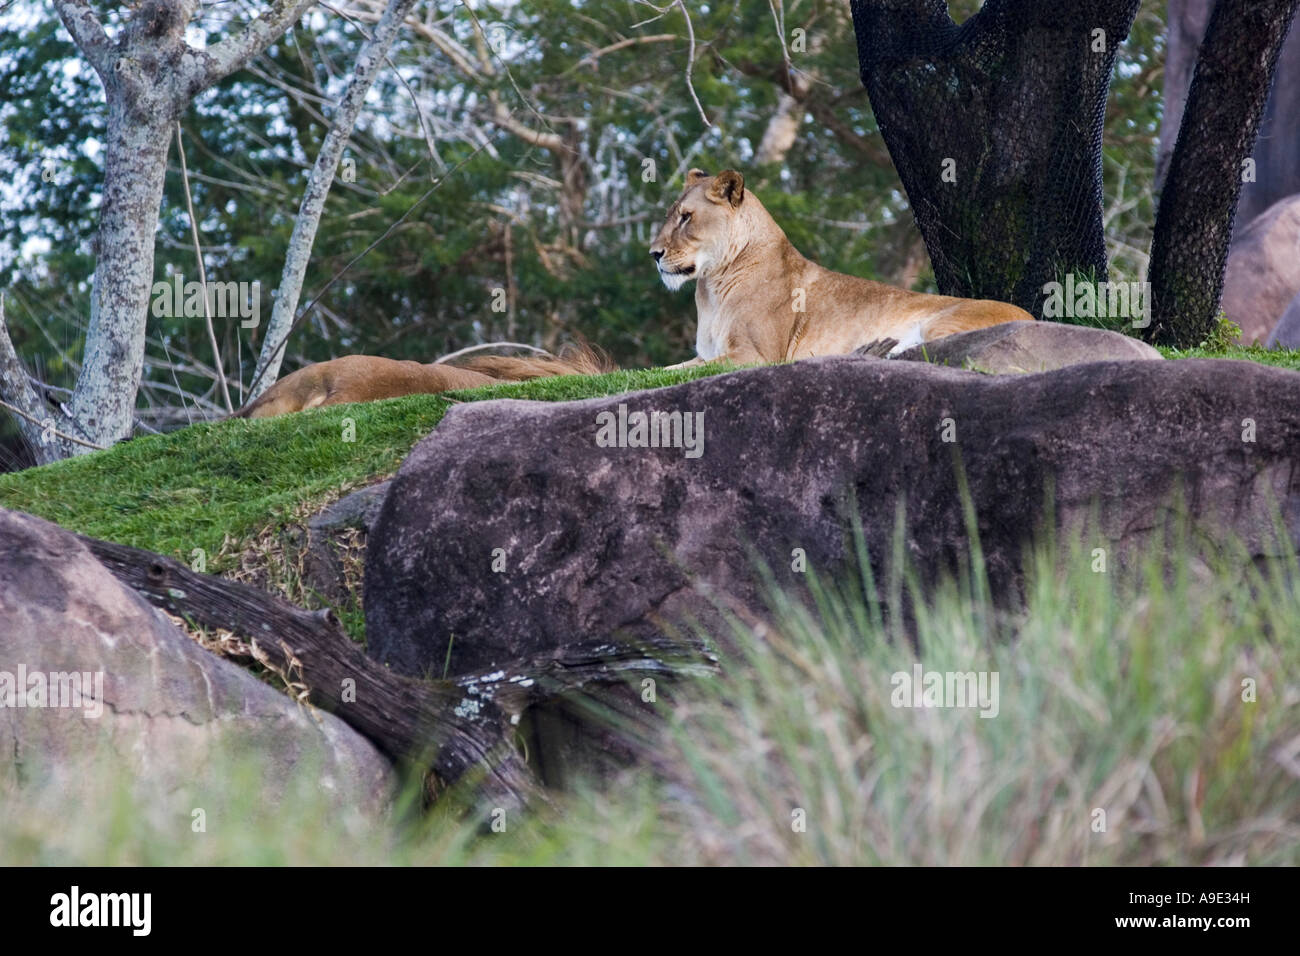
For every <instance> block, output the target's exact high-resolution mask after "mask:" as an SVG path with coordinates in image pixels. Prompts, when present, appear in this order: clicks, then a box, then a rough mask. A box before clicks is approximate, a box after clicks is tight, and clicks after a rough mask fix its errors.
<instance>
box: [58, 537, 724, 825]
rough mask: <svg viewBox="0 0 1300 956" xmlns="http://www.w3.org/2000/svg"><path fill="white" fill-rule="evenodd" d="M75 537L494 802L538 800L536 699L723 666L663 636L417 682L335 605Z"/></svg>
mask: <svg viewBox="0 0 1300 956" xmlns="http://www.w3.org/2000/svg"><path fill="white" fill-rule="evenodd" d="M79 537H80V538H81V541H82V543H84V544H85V545H86V546H87V547H88V548H89V549H90V550H91V552H92V553H93V554H94V555H95V557H96V558H98V559H99V561H100V562H102V563H103V564H104V566H105V567H107V568H108V570H109V571H110V572H112V574H113V575H114V577H116V578H117V579H118V580H119V581H121V582H122V583H123V584H125V585H126V586H127V587H130V588H132V589H133V590H135V591H136V592H138V593H139V594H141V595H142V596H143V597H144V598H145V599H146V600H148V601H149V602H150V603H152V604H154V605H155V606H157V607H160V608H162V609H164V610H166V611H168V612H170V613H172V614H175V615H178V616H181V617H186V618H189V619H191V620H193V621H195V622H197V623H198V624H200V625H203V626H205V627H211V628H222V629H225V630H229V631H232V632H234V633H235V634H237V635H239V636H240V637H243V638H245V639H247V640H249V641H252V642H253V643H254V646H255V648H256V650H257V654H258V656H259V659H262V660H264V661H265V662H266V663H267V664H268V665H270V666H271V667H273V668H274V669H276V670H277V671H278V672H280V673H281V674H284V675H287V676H288V677H289V679H290V680H291V681H292V682H293V683H294V684H295V685H297V684H301V685H304V686H305V687H306V691H305V696H306V699H307V700H308V701H310V702H311V703H312V704H314V705H316V706H318V707H320V708H322V709H324V710H328V711H330V712H331V713H333V714H335V715H336V716H338V717H339V718H340V719H342V720H343V721H344V722H345V723H347V724H349V725H350V726H351V727H352V728H353V729H355V730H356V731H357V732H358V733H360V734H362V735H363V736H365V737H366V738H367V739H369V740H370V741H371V742H372V743H374V744H375V746H377V747H378V748H379V749H380V750H381V751H383V752H384V753H385V754H387V755H388V756H389V757H390V758H392V759H393V760H395V761H398V762H400V763H403V764H405V765H409V766H415V767H417V768H419V769H420V770H421V771H428V772H431V773H432V774H433V776H434V778H435V780H433V781H431V783H432V784H433V785H434V787H435V789H436V788H438V787H439V786H449V785H451V784H454V783H457V782H459V781H465V782H467V783H472V784H473V785H475V786H476V787H477V789H478V792H479V794H480V796H481V797H482V798H483V799H485V800H488V801H492V802H493V803H494V804H496V805H508V806H521V805H523V804H525V803H527V802H528V801H529V800H530V799H533V798H536V797H538V796H540V791H539V790H538V788H537V784H536V782H535V780H534V778H533V776H532V774H531V772H530V771H529V770H528V768H527V766H526V765H525V764H524V761H523V760H522V758H521V757H520V755H519V753H518V752H517V751H516V749H515V746H514V734H513V728H514V726H515V724H517V723H518V721H519V717H520V716H521V714H522V713H523V712H524V711H525V710H526V709H527V708H528V707H530V706H533V705H535V704H538V703H541V702H543V701H546V700H550V699H552V698H554V697H557V696H560V695H563V694H572V693H575V692H583V691H586V690H588V689H589V688H595V687H599V686H608V685H624V684H626V683H627V682H628V681H629V680H631V679H633V678H634V677H637V676H639V675H640V676H645V675H653V676H663V677H669V676H683V675H685V676H693V675H702V674H707V673H711V672H712V671H713V670H714V668H715V664H716V662H715V660H714V658H713V657H712V656H711V655H709V654H708V653H707V652H705V650H704V649H703V648H702V647H701V646H700V645H698V644H683V643H679V642H675V641H671V640H669V639H667V638H664V639H660V640H658V641H650V642H645V641H642V642H640V643H638V644H636V645H631V644H625V643H619V642H615V641H586V642H577V643H574V644H570V645H567V646H565V647H562V648H559V649H557V650H554V651H548V652H546V653H544V654H539V655H536V656H533V657H530V658H527V659H524V660H521V661H516V662H513V663H511V664H508V665H506V666H503V667H498V668H494V669H493V670H492V671H491V672H490V673H485V674H467V675H460V676H457V677H455V678H451V679H442V680H416V679H414V678H410V677H404V676H402V675H399V674H395V673H393V672H392V671H391V670H389V669H388V668H386V667H384V666H382V665H380V664H378V663H377V662H375V661H373V660H371V659H370V658H369V657H367V656H366V655H365V654H364V653H363V652H362V651H361V649H360V648H359V647H357V646H356V644H354V643H353V642H352V640H351V639H350V638H349V637H348V636H347V634H346V633H345V632H344V631H343V629H342V627H341V626H340V625H339V622H338V619H337V618H336V617H335V616H334V614H333V612H332V611H330V610H328V609H326V610H323V611H308V610H305V609H304V608H300V607H298V606H296V605H294V604H290V603H289V602H288V601H285V600H283V599H281V598H278V597H276V596H274V595H271V594H268V593H266V592H264V591H261V590H259V589H257V588H255V587H252V586H250V585H247V584H241V583H239V582H235V581H226V580H224V579H222V578H219V577H216V576H214V575H210V574H200V573H197V572H194V571H191V570H190V569H189V568H187V567H185V566H184V565H183V564H181V563H179V562H177V561H175V560H173V559H171V558H168V557H164V556H163V555H160V554H155V553H153V552H151V551H143V550H140V549H138V548H132V547H128V546H126V545H121V544H114V543H112V542H109V541H100V540H98V539H96V538H88V537H85V536H79Z"/></svg>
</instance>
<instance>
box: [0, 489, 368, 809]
mask: <svg viewBox="0 0 1300 956" xmlns="http://www.w3.org/2000/svg"><path fill="white" fill-rule="evenodd" d="M73 674H76V675H80V676H79V677H78V678H77V679H76V681H75V686H76V687H77V689H78V690H79V691H80V692H81V694H82V696H81V697H80V698H76V697H74V696H73V695H72V691H73V688H74V679H73V678H72V676H71V675H73ZM51 675H64V676H63V677H53V678H52V677H51ZM20 676H21V677H22V678H24V679H22V680H20V679H19V678H20ZM49 686H54V690H53V691H51V692H50V693H49V694H48V695H47V696H46V697H45V699H44V700H43V701H42V702H40V703H39V704H38V703H37V698H36V696H34V694H35V691H36V689H37V688H39V687H49ZM56 695H57V697H58V700H57V702H58V703H60V704H63V705H67V704H69V703H75V702H77V701H78V700H79V703H80V705H79V706H57V707H55V706H51V704H53V703H55V702H56V701H55V700H54V697H55V696H56ZM20 698H21V699H20ZM20 704H24V705H25V706H20ZM0 741H3V744H2V745H0V791H3V792H5V793H6V798H5V799H6V800H11V801H21V799H22V793H23V792H24V790H25V789H26V788H27V787H34V788H35V790H33V791H31V792H38V791H39V790H40V788H42V787H53V788H55V790H56V791H59V792H61V793H62V794H64V795H78V796H77V799H85V800H91V799H96V798H98V797H102V796H103V793H102V788H101V783H102V781H100V780H98V778H97V777H96V769H95V768H96V767H97V766H98V765H97V764H96V761H98V760H108V761H111V763H112V765H113V766H115V767H117V768H126V769H127V770H129V771H130V772H131V773H133V774H134V775H136V776H137V777H138V778H140V779H141V780H142V781H143V782H144V784H145V786H144V790H145V791H147V792H149V793H151V794H153V795H154V797H156V798H157V799H158V800H159V801H163V800H165V799H166V795H167V794H170V793H171V792H172V791H174V790H175V789H176V788H177V787H180V786H182V785H185V786H195V785H198V786H203V785H205V784H206V783H212V784H214V786H213V787H212V788H211V790H212V791H213V792H214V793H215V792H220V788H219V787H217V786H215V785H216V784H219V783H221V781H220V780H219V779H215V778H214V774H216V773H220V772H223V769H222V768H224V767H227V766H228V764H223V765H221V768H216V769H214V768H213V767H211V766H210V764H211V763H212V762H213V760H214V759H215V758H218V757H223V758H224V757H230V756H232V755H250V756H253V757H256V758H258V760H259V765H260V766H262V767H266V768H270V775H268V776H264V777H263V778H262V779H261V780H259V781H258V786H259V788H260V791H261V794H260V796H261V798H262V799H263V800H265V801H276V800H277V799H278V798H279V797H280V795H281V794H282V792H283V790H284V778H285V777H287V776H288V775H289V774H290V773H292V772H293V771H295V770H296V769H299V768H303V769H307V768H310V770H309V772H311V773H314V774H315V775H316V776H318V778H319V781H320V787H321V789H322V790H323V791H324V792H325V796H326V797H327V799H331V800H333V799H337V800H338V801H339V805H340V806H346V807H359V808H365V809H369V810H378V809H381V808H382V807H383V806H384V805H385V804H386V802H387V800H388V797H389V792H390V788H391V786H392V783H393V778H392V773H391V768H390V766H389V764H388V762H387V761H386V760H385V758H384V757H383V756H382V755H381V754H380V753H379V752H378V751H377V750H375V749H374V748H373V747H372V746H371V745H370V743H369V742H368V741H366V740H365V738H363V737H361V736H360V735H358V734H357V733H356V732H355V731H353V730H352V729H351V728H350V727H348V726H347V725H346V724H344V723H343V722H342V721H340V720H338V719H337V718H335V717H333V716H332V715H329V714H324V713H319V712H309V711H308V710H306V709H304V708H301V707H299V706H298V705H297V704H295V703H294V702H293V701H291V700H290V699H289V698H288V697H287V696H286V695H285V694H283V693H281V692H279V691H277V690H276V689H274V688H272V687H270V686H269V685H267V684H264V683H262V682H261V681H259V680H257V679H256V678H254V677H253V676H252V675H251V674H249V673H247V672H245V671H244V670H242V669H240V668H239V667H236V666H235V665H234V664H231V663H229V662H228V661H224V660H222V659H220V658H218V657H216V656H215V655H213V654H211V653H209V652H208V651H205V650H204V649H203V648H201V647H199V646H198V645H197V644H195V643H194V642H193V641H192V640H190V639H189V638H188V637H187V636H186V635H185V634H183V633H181V631H179V630H178V629H177V628H176V627H175V626H174V625H173V624H172V623H171V622H170V621H169V620H167V618H166V617H164V616H163V615H162V614H161V613H160V612H158V611H156V610H155V609H154V608H152V607H151V606H150V605H149V604H147V603H146V602H145V601H144V600H143V599H142V598H140V597H139V596H138V595H136V594H135V593H134V592H132V591H130V590H129V589H127V588H125V587H124V586H123V585H121V584H119V583H118V581H117V579H116V578H114V577H113V576H112V574H110V573H109V571H108V570H107V569H106V568H105V567H104V566H103V565H101V564H100V563H99V562H98V561H97V560H95V558H94V557H93V556H92V555H91V554H90V552H89V551H87V550H86V548H85V547H84V546H83V545H82V544H81V543H80V542H79V541H78V540H77V539H76V538H75V537H73V536H72V535H71V534H69V533H68V532H66V531H64V530H63V529H61V528H59V527H57V526H56V525H53V524H50V523H49V522H47V521H43V520H41V519H39V518H34V517H32V516H31V515H25V514H20V513H18V512H13V511H6V510H4V509H0ZM277 774H278V775H279V776H277ZM69 798H70V799H71V797H69ZM210 809H211V808H210V807H209V810H210ZM188 812H189V811H188V809H187V810H186V811H185V813H188Z"/></svg>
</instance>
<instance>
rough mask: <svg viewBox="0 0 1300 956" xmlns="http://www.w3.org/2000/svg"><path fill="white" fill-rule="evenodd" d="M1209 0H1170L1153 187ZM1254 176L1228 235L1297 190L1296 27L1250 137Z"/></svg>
mask: <svg viewBox="0 0 1300 956" xmlns="http://www.w3.org/2000/svg"><path fill="white" fill-rule="evenodd" d="M1213 6H1214V0H1169V16H1168V20H1169V36H1168V41H1167V43H1166V48H1165V93H1164V95H1165V111H1164V118H1163V119H1162V120H1161V123H1160V148H1159V151H1158V152H1157V154H1156V191H1157V192H1159V191H1160V189H1161V188H1162V187H1163V185H1164V181H1165V177H1166V176H1167V175H1168V172H1169V161H1170V159H1171V158H1172V157H1173V154H1174V143H1175V142H1176V141H1177V139H1178V127H1179V124H1180V123H1181V122H1182V118H1183V110H1184V108H1185V107H1186V105H1187V91H1188V89H1189V88H1190V87H1191V85H1192V73H1193V71H1194V70H1195V69H1196V54H1197V51H1199V50H1200V47H1201V41H1202V40H1203V39H1204V38H1205V28H1206V25H1207V24H1208V23H1209V20H1210V10H1211V9H1212V8H1213ZM1252 158H1253V159H1254V160H1255V179H1254V180H1253V181H1252V180H1249V179H1247V180H1246V181H1245V182H1244V183H1243V184H1242V187H1241V200H1240V202H1239V203H1238V204H1237V218H1236V222H1235V225H1234V228H1233V238H1234V239H1235V238H1237V236H1239V235H1240V234H1241V230H1242V229H1243V228H1245V227H1246V226H1247V225H1249V224H1250V222H1251V220H1253V219H1254V218H1255V217H1256V216H1258V215H1259V214H1260V213H1262V212H1263V211H1264V210H1265V209H1267V208H1268V207H1269V206H1271V205H1273V204H1274V203H1275V202H1277V201H1278V200H1279V199H1285V198H1286V197H1287V196H1292V195H1295V194H1296V193H1300V31H1298V30H1292V31H1291V32H1290V34H1288V36H1287V40H1286V42H1285V43H1284V44H1283V45H1282V52H1281V54H1280V55H1279V57H1278V62H1277V69H1276V71H1275V72H1274V74H1273V85H1272V87H1271V88H1270V90H1269V94H1268V104H1267V105H1266V106H1265V107H1264V118H1263V119H1262V120H1261V121H1260V125H1259V137H1258V139H1257V140H1256V141H1255V152H1254V155H1253V157H1252Z"/></svg>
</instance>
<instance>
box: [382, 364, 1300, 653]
mask: <svg viewBox="0 0 1300 956" xmlns="http://www.w3.org/2000/svg"><path fill="white" fill-rule="evenodd" d="M620 406H626V409H627V411H628V412H629V413H630V412H635V411H650V410H660V411H679V412H683V413H702V414H703V415H704V444H703V454H701V455H700V456H698V457H694V458H692V457H687V456H686V455H685V454H684V453H683V450H682V449H677V448H619V447H615V448H605V447H599V446H598V444H597V441H596V438H597V433H598V419H597V416H598V415H599V414H600V413H602V412H614V413H617V411H618V409H619V407H620ZM1244 420H1250V421H1249V422H1248V423H1247V424H1246V425H1243V421H1244ZM1250 423H1253V428H1252V425H1251V424H1250ZM1252 430H1253V437H1254V441H1253V442H1252V441H1243V436H1244V437H1247V438H1249V437H1251V434H1250V433H1251V431H1252ZM945 437H950V438H953V439H954V441H952V442H946V441H945V440H944V439H945ZM957 455H960V458H961V461H962V463H963V465H964V469H965V474H966V476H967V480H968V482H969V487H970V491H971V495H972V499H973V502H974V505H975V510H976V514H977V518H978V528H979V532H980V537H981V545H982V547H983V551H984V556H985V566H986V568H987V570H988V572H989V576H990V580H991V583H992V585H993V587H994V589H995V593H998V594H1003V595H1012V594H1014V593H1015V591H1016V589H1017V587H1018V585H1019V583H1020V577H1019V571H1020V561H1021V557H1022V545H1023V543H1024V542H1025V540H1026V539H1027V538H1028V537H1029V536H1030V535H1031V534H1032V533H1033V532H1034V530H1035V528H1036V525H1037V523H1038V522H1039V520H1040V514H1041V511H1040V507H1039V506H1040V504H1041V503H1042V502H1043V501H1044V500H1045V496H1046V494H1047V488H1048V486H1049V485H1052V486H1054V487H1055V497H1056V503H1057V505H1056V507H1057V513H1058V516H1059V517H1060V519H1061V520H1062V521H1065V522H1068V523H1070V524H1071V525H1074V526H1080V525H1081V524H1082V523H1083V522H1084V520H1085V516H1086V515H1087V514H1088V511H1089V506H1090V504H1091V503H1092V502H1094V501H1096V503H1097V505H1098V523H1097V524H1096V525H1094V526H1092V529H1091V531H1090V536H1089V539H1088V540H1089V541H1090V542H1092V545H1091V546H1097V547H1105V548H1108V549H1111V548H1113V549H1115V550H1114V551H1111V552H1110V553H1111V554H1112V566H1115V567H1118V566H1119V560H1118V559H1119V557H1120V555H1119V554H1117V553H1116V552H1121V553H1122V552H1123V551H1124V550H1126V549H1128V548H1131V547H1134V546H1136V545H1140V544H1143V543H1145V542H1146V541H1147V540H1148V538H1149V536H1150V535H1152V534H1153V533H1155V529H1156V528H1157V527H1158V526H1159V524H1160V522H1159V521H1158V515H1159V514H1160V509H1161V508H1162V507H1163V506H1164V505H1165V504H1166V503H1167V502H1168V501H1169V499H1170V498H1171V496H1172V495H1173V493H1174V491H1175V487H1176V481H1177V479H1178V478H1179V476H1181V477H1182V479H1183V481H1184V482H1185V483H1186V484H1185V487H1186V491H1185V495H1186V500H1187V501H1188V502H1190V503H1191V508H1192V512H1193V515H1194V516H1195V518H1196V519H1197V520H1198V522H1199V523H1200V524H1202V525H1203V526H1204V527H1206V528H1207V530H1209V531H1211V533H1214V534H1226V533H1231V534H1234V535H1236V536H1239V537H1240V538H1241V539H1242V541H1243V542H1244V544H1245V546H1246V548H1247V550H1248V551H1249V553H1250V554H1252V555H1255V556H1257V557H1260V558H1263V557H1269V556H1276V555H1280V554H1283V553H1285V552H1286V551H1287V550H1288V549H1293V548H1294V547H1295V545H1296V542H1297V541H1300V468H1297V465H1300V373H1295V372H1289V371H1285V370H1281V369H1275V368H1267V367H1263V366H1258V365H1254V364H1251V363H1245V362H1228V361H1177V362H1105V363H1094V364H1089V365H1075V366H1071V367H1069V368H1066V369H1062V370H1060V371H1056V372H1048V373H1044V374H1038V375H1011V376H989V375H981V374H977V373H973V372H967V371H959V370H956V369H949V368H942V367H936V366H932V365H926V364H922V363H915V362H898V361H881V360H879V359H864V358H853V357H836V358H825V359H815V360H810V361H803V362H796V363H794V364H790V365H782V366H773V367H769V368H760V369H754V370H747V371H740V372H736V373H732V374H728V375H721V376H715V377H711V378H705V379H700V380H698V381H694V382H690V383H687V384H685V385H680V386H676V387H673V388H667V389H662V390H658V391H649V392H638V393H634V394H630V395H622V396H617V397H612V398H601V399H593V400H590V401H584V402H573V403H565V404H549V403H534V402H521V401H494V402H474V403H468V404H464V405H458V406H456V407H454V408H453V409H451V411H450V412H448V414H447V416H446V417H445V418H444V419H443V421H442V423H441V424H440V426H439V427H438V428H437V429H436V430H435V431H434V432H433V434H431V435H430V436H429V437H428V438H426V439H424V440H423V441H422V442H420V443H419V444H418V445H417V446H416V447H415V448H414V449H413V451H412V452H411V455H410V456H409V457H408V458H407V460H406V462H405V463H404V464H403V465H402V467H401V469H400V470H399V472H398V474H397V476H396V477H395V478H394V480H393V485H392V488H391V489H390V491H389V494H388V497H387V500H386V501H385V504H384V509H383V511H382V512H381V514H380V517H379V520H378V522H377V523H376V525H375V527H374V530H373V532H372V534H371V537H370V546H369V551H368V555H367V563H366V585H365V608H366V626H367V636H368V640H369V650H370V653H371V654H372V655H374V656H376V657H377V658H378V659H379V660H381V661H386V662H388V663H390V664H391V665H392V666H393V667H395V668H397V669H399V670H402V671H405V672H407V673H429V672H432V673H441V672H442V669H443V667H444V666H448V667H449V669H450V671H451V672H452V673H460V672H464V671H467V670H470V669H473V668H482V667H487V666H492V665H493V664H497V663H500V662H501V661H504V660H507V659H509V658H512V657H517V656H519V655H520V654H521V653H523V652H524V651H525V650H526V651H529V652H535V651H536V650H538V649H539V648H544V647H553V646H557V645H561V644H563V643H566V642H569V641H573V640H576V639H579V638H584V637H587V638H589V637H593V636H603V635H608V634H612V633H616V632H620V631H621V632H625V633H628V634H631V635H636V634H645V633H647V632H649V631H653V630H655V629H656V628H658V627H660V626H670V625H674V624H679V623H681V622H682V621H685V620H687V619H689V618H690V617H692V616H696V617H699V618H701V619H703V620H706V621H709V620H713V621H716V615H715V613H714V611H713V605H712V604H711V603H710V600H709V599H708V598H706V597H705V596H702V590H703V591H704V592H707V594H709V595H711V596H712V598H713V599H714V600H716V601H718V602H721V603H722V604H723V605H724V606H729V607H731V608H734V609H736V610H738V611H739V612H740V613H742V615H750V616H753V615H755V614H760V613H761V609H762V607H763V602H762V599H761V592H760V589H759V588H758V587H757V585H756V584H755V582H754V576H753V574H752V571H751V569H752V568H753V566H754V564H753V558H752V557H751V552H750V550H749V549H750V548H752V549H753V554H754V555H757V556H758V557H760V558H761V559H763V560H764V561H765V562H766V564H767V565H768V566H769V567H770V568H772V569H773V571H774V572H775V574H776V577H777V581H778V583H788V584H794V583H796V582H799V581H802V580H804V576H802V575H800V574H798V573H796V572H795V571H794V570H793V568H792V564H793V563H794V561H797V559H798V552H796V550H795V549H801V551H802V553H803V554H804V555H806V559H807V563H808V565H809V566H810V567H813V568H816V569H817V570H818V571H820V572H822V573H826V572H837V571H844V570H847V567H848V556H849V554H850V553H851V549H850V548H849V547H848V546H847V545H846V529H847V522H846V520H845V514H846V513H847V512H848V511H849V509H850V508H856V511H857V514H858V515H859V516H860V518H861V522H862V526H863V530H864V533H865V535H866V540H867V543H868V546H869V548H870V552H871V554H872V555H873V556H877V562H878V561H879V556H881V555H886V554H888V553H889V545H890V542H891V541H892V537H893V529H894V526H895V516H896V508H897V507H898V505H899V504H900V503H901V504H903V505H905V507H906V513H907V515H908V518H909V522H908V524H909V527H908V536H907V553H908V557H909V558H910V559H911V561H912V562H913V563H914V564H915V565H916V566H917V567H918V568H919V570H920V571H921V572H922V573H923V574H927V575H929V574H933V573H937V572H939V571H943V570H946V569H951V568H952V567H954V566H955V564H956V562H957V561H958V560H959V559H961V558H964V557H965V556H966V555H967V554H968V553H969V542H968V540H967V535H966V531H965V525H964V520H963V516H962V508H961V503H960V497H959V494H958V487H959V485H958V479H957V476H956V472H955V469H954V459H955V456H957ZM854 501H856V504H853V502H854ZM1271 502H1276V503H1277V504H1279V505H1280V506H1281V509H1282V515H1283V516H1284V520H1285V523H1286V528H1287V532H1288V534H1289V535H1290V540H1278V539H1277V538H1276V537H1275V536H1274V534H1273V528H1274V526H1273V524H1272V512H1271V510H1270V507H1271V505H1270V503H1271ZM494 553H495V558H496V565H495V566H496V567H497V568H499V569H500V570H494ZM884 570H885V569H884V568H883V567H882V566H877V568H876V572H877V574H878V575H879V574H882V573H883V571H884ZM877 580H882V578H880V577H878V578H877ZM449 642H450V644H451V649H450V654H448V643H449Z"/></svg>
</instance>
